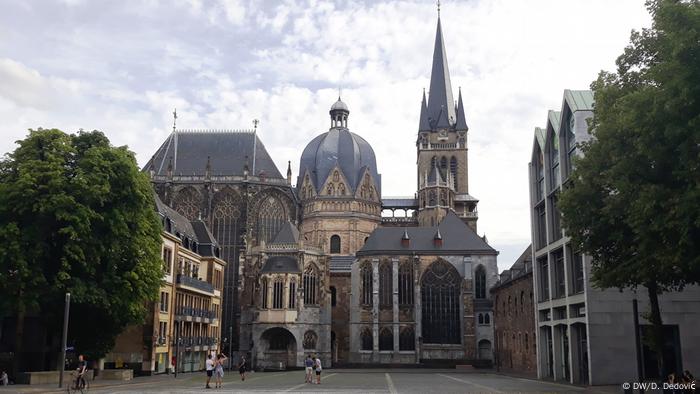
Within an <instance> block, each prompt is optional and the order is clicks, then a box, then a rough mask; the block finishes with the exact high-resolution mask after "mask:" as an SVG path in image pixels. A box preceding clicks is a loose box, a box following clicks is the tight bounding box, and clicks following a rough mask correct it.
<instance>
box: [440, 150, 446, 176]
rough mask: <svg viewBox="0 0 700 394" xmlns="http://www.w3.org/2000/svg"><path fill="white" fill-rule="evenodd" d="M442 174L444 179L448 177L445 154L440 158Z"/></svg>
mask: <svg viewBox="0 0 700 394" xmlns="http://www.w3.org/2000/svg"><path fill="white" fill-rule="evenodd" d="M440 175H442V179H447V158H446V157H445V156H443V157H441V158H440Z"/></svg>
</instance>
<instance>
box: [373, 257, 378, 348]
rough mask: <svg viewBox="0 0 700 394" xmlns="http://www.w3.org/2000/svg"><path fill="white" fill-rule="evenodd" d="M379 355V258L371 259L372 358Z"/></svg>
mask: <svg viewBox="0 0 700 394" xmlns="http://www.w3.org/2000/svg"><path fill="white" fill-rule="evenodd" d="M378 355H379V259H372V360H374V361H377V360H378Z"/></svg>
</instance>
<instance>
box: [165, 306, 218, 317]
mask: <svg viewBox="0 0 700 394" xmlns="http://www.w3.org/2000/svg"><path fill="white" fill-rule="evenodd" d="M175 314H176V315H178V316H192V317H203V318H205V319H216V318H217V317H216V312H215V311H213V310H209V309H199V308H192V307H189V306H181V307H179V308H176V309H175Z"/></svg>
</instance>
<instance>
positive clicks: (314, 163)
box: [297, 127, 381, 195]
mask: <svg viewBox="0 0 700 394" xmlns="http://www.w3.org/2000/svg"><path fill="white" fill-rule="evenodd" d="M336 164H337V165H338V167H340V169H341V171H342V172H343V175H344V176H345V178H346V179H347V180H348V183H350V185H349V186H350V188H351V189H352V191H353V192H354V191H355V190H356V189H357V186H358V185H359V183H360V181H361V177H362V173H363V172H364V170H365V168H367V169H368V170H369V173H370V174H371V175H372V177H373V178H374V181H375V183H376V185H375V187H376V189H377V192H378V193H380V195H381V178H380V175H379V174H378V173H377V160H376V158H375V156H374V150H373V149H372V147H371V146H370V144H369V143H368V142H367V141H365V139H364V138H362V137H360V136H359V135H357V134H355V133H352V132H350V131H349V130H348V129H347V128H343V127H334V128H331V129H330V130H329V131H328V132H326V133H323V134H321V135H319V136H317V137H316V138H314V139H313V140H311V142H309V144H308V145H306V148H304V152H303V153H302V154H301V160H300V163H299V179H298V182H297V186H300V185H301V184H302V181H303V177H304V175H305V174H306V173H308V174H309V176H310V177H311V180H312V181H313V183H314V186H315V188H316V192H319V191H320V188H321V187H322V186H323V183H324V182H325V181H326V179H327V178H328V175H329V174H330V172H331V171H332V170H333V168H334V167H335V166H336Z"/></svg>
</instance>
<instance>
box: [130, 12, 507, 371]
mask: <svg viewBox="0 0 700 394" xmlns="http://www.w3.org/2000/svg"><path fill="white" fill-rule="evenodd" d="M428 93H429V94H428V96H427V97H426V93H425V92H423V97H422V102H421V106H420V109H419V111H417V114H418V115H419V116H418V124H417V126H418V127H417V130H416V131H417V133H416V134H415V135H416V150H417V169H416V193H415V195H413V196H410V197H404V198H383V197H382V177H381V174H380V173H379V168H378V167H377V160H376V157H375V154H374V150H373V149H372V147H371V146H370V144H369V143H368V142H367V141H366V140H365V139H363V138H362V137H361V132H362V131H361V130H360V131H358V133H355V132H353V131H351V128H350V126H349V125H350V122H349V119H350V110H349V108H348V105H347V104H346V103H345V102H343V101H342V100H341V98H340V97H339V98H338V100H337V101H336V102H335V103H334V104H333V105H332V106H331V108H330V112H329V115H330V127H329V128H328V131H326V132H324V133H322V134H320V135H318V136H316V137H315V138H313V139H312V140H311V141H310V142H309V143H308V144H307V146H306V148H305V149H304V150H303V151H302V152H301V157H300V160H299V174H298V176H297V177H296V180H295V183H294V184H293V183H292V180H293V179H292V171H291V163H289V165H288V168H287V171H286V176H283V175H282V173H281V172H280V171H279V169H278V168H277V167H276V166H275V164H274V162H273V160H272V159H271V157H270V155H269V154H268V152H267V150H266V149H265V145H264V144H263V142H262V141H261V139H260V138H259V136H258V134H257V130H181V129H176V128H175V127H174V128H173V132H172V134H171V135H170V136H169V137H168V138H167V139H166V140H165V141H164V142H163V144H162V145H161V146H160V148H159V149H158V150H157V151H156V152H155V153H154V155H153V156H152V157H151V159H150V160H149V161H148V163H147V164H146V166H145V168H144V170H145V171H147V172H149V173H150V176H151V180H152V183H153V186H154V188H155V191H156V193H157V194H158V196H159V197H160V199H161V200H162V201H163V202H164V203H165V204H167V205H168V206H169V207H171V208H172V209H174V210H175V211H176V212H178V213H179V214H181V215H182V216H184V217H185V218H186V219H188V220H190V221H195V220H202V221H204V222H205V223H206V224H207V225H208V227H209V228H210V229H211V231H212V233H213V236H214V237H215V238H216V240H217V241H218V244H219V246H220V248H221V258H222V259H223V260H224V261H226V262H227V265H226V267H225V270H226V271H225V275H224V286H223V292H222V300H223V308H222V316H221V324H220V326H221V330H222V333H221V337H222V338H226V342H225V343H223V344H222V345H223V346H227V348H225V349H226V350H228V347H230V348H232V349H233V350H234V351H238V352H239V353H240V354H248V355H249V360H250V361H251V363H252V366H253V367H254V368H256V369H283V368H287V367H299V366H302V365H303V361H304V358H305V355H306V354H308V353H314V354H317V355H319V357H320V358H321V360H322V362H323V365H324V366H326V365H367V364H419V363H431V362H432V363H443V364H444V363H447V364H453V365H454V364H476V363H488V362H490V361H491V360H492V358H493V356H492V353H493V351H492V350H493V349H492V344H493V327H492V325H491V322H492V321H493V316H492V302H491V300H490V294H489V292H488V289H489V288H490V287H491V286H492V285H493V284H495V282H496V281H497V267H496V257H497V254H498V252H497V251H496V250H494V249H493V248H492V247H491V246H489V245H488V243H487V241H486V239H485V238H482V237H479V236H478V235H477V233H476V230H477V219H478V213H477V204H478V200H477V199H476V198H474V197H473V196H472V195H470V194H469V182H468V142H467V136H468V131H469V127H468V126H467V122H466V116H465V108H464V105H463V102H462V95H461V92H459V93H458V97H457V100H456V101H455V100H454V96H453V92H452V86H451V82H450V74H449V70H448V66H447V54H446V51H445V43H444V41H443V33H442V26H441V23H440V19H439V18H438V22H437V32H436V37H435V47H434V52H433V58H432V74H431V77H430V90H429V91H428ZM397 210H400V211H404V212H405V213H407V214H406V215H404V216H395V215H394V214H393V213H394V212H396V211H397Z"/></svg>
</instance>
